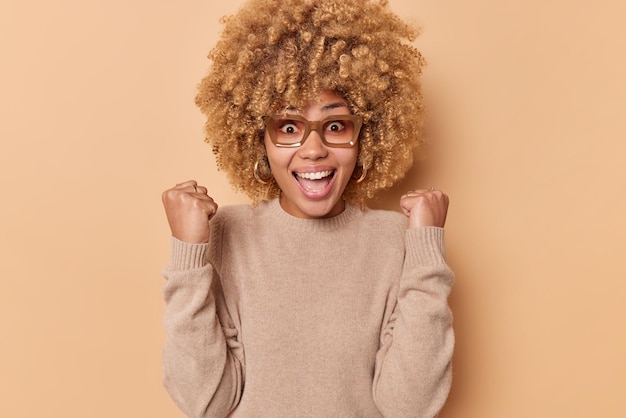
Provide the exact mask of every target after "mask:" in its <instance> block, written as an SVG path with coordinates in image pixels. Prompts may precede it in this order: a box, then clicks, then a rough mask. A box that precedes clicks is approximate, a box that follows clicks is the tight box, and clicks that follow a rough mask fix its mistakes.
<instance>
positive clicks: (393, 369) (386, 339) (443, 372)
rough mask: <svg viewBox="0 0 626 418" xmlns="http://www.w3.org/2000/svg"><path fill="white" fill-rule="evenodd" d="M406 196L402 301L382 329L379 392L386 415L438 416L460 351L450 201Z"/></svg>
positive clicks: (426, 194) (437, 195)
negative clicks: (449, 261) (447, 231)
mask: <svg viewBox="0 0 626 418" xmlns="http://www.w3.org/2000/svg"><path fill="white" fill-rule="evenodd" d="M402 199H403V201H402V207H403V209H404V210H405V213H406V214H407V215H408V216H409V218H410V221H409V225H410V228H409V229H408V230H407V231H406V237H405V244H406V255H405V261H404V266H403V272H402V277H401V278H400V281H399V284H398V289H397V294H396V303H395V306H394V308H393V313H392V315H391V318H390V320H389V321H388V323H387V324H385V327H384V330H383V332H382V333H381V345H380V349H379V352H378V354H377V357H376V370H375V376H374V387H373V395H374V400H375V402H376V404H377V406H378V408H379V410H380V411H381V413H382V414H383V415H384V416H385V417H419V418H422V417H434V416H436V415H437V414H438V413H439V411H440V409H441V408H442V407H443V404H444V402H445V400H446V398H447V396H448V393H449V390H450V384H451V361H452V353H453V349H454V332H453V330H452V314H451V312H450V309H449V307H448V303H447V299H448V295H449V293H450V288H451V286H452V283H453V281H454V276H453V273H452V271H451V270H450V268H449V267H448V266H447V265H446V263H445V259H444V241H443V224H444V223H445V218H446V213H447V205H448V202H447V197H446V196H445V195H444V194H443V193H441V192H438V191H433V190H428V191H417V192H412V193H409V194H407V195H405V196H404V197H403V198H402ZM407 200H408V201H407Z"/></svg>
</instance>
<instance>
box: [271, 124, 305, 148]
mask: <svg viewBox="0 0 626 418" xmlns="http://www.w3.org/2000/svg"><path fill="white" fill-rule="evenodd" d="M269 128H270V135H271V137H272V139H273V140H274V142H276V143H277V144H285V145H291V144H297V143H299V142H302V138H304V133H305V132H306V121H304V120H300V119H292V118H288V117H272V118H271V119H270V126H269Z"/></svg>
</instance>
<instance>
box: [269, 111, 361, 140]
mask: <svg viewBox="0 0 626 418" xmlns="http://www.w3.org/2000/svg"><path fill="white" fill-rule="evenodd" d="M362 124H363V118H361V117H360V116H356V115H332V116H329V117H327V118H324V119H322V120H315V121H313V120H307V119H305V118H303V117H302V116H298V115H289V114H280V115H273V116H268V117H266V118H265V128H266V129H267V132H268V133H269V135H270V139H271V140H272V142H273V143H274V145H276V146H277V147H290V148H295V147H299V146H301V145H302V144H304V141H306V140H307V138H308V137H309V134H310V133H311V132H312V131H316V132H317V133H318V134H319V136H320V138H321V139H322V142H323V143H324V145H326V146H328V147H335V148H349V147H353V146H354V145H355V144H356V140H357V138H358V137H359V132H360V131H361V125H362Z"/></svg>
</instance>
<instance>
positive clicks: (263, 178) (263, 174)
mask: <svg viewBox="0 0 626 418" xmlns="http://www.w3.org/2000/svg"><path fill="white" fill-rule="evenodd" d="M254 178H255V179H256V180H257V181H258V182H259V183H261V184H270V183H271V182H272V179H273V178H274V176H273V175H272V169H271V167H270V162H269V161H268V160H267V157H263V158H260V159H258V160H257V161H256V162H255V163H254Z"/></svg>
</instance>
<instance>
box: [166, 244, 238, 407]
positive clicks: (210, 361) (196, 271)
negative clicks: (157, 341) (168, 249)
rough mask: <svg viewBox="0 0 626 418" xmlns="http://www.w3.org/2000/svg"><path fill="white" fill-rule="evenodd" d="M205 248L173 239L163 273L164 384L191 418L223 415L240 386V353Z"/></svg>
mask: <svg viewBox="0 0 626 418" xmlns="http://www.w3.org/2000/svg"><path fill="white" fill-rule="evenodd" d="M208 247H209V246H208V245H204V244H186V243H183V242H181V241H179V240H177V239H175V238H172V259H171V262H170V265H169V266H168V267H167V268H166V269H165V270H164V272H163V276H164V277H165V278H166V279H167V282H166V284H165V286H164V289H163V293H164V297H165V302H166V310H165V317H164V326H165V331H166V334H167V339H166V342H165V347H164V349H163V383H164V386H165V388H166V390H167V391H168V393H169V394H170V396H171V397H172V399H173V400H174V402H175V403H176V404H177V405H178V407H179V408H180V409H181V410H182V411H183V412H184V413H185V414H187V416H189V417H224V416H226V415H228V413H229V412H230V411H231V410H232V409H233V408H234V407H235V406H236V405H237V403H238V402H239V399H240V397H241V392H242V387H243V365H242V363H243V355H242V352H243V350H242V347H241V344H240V343H239V342H238V341H237V330H236V328H235V326H234V325H233V323H232V320H231V319H230V316H229V315H228V311H227V309H226V307H225V302H224V296H223V292H222V288H221V284H220V279H219V277H218V275H217V273H216V271H215V269H214V268H213V266H212V265H211V264H210V263H208V262H207V251H208Z"/></svg>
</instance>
